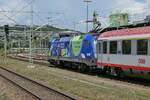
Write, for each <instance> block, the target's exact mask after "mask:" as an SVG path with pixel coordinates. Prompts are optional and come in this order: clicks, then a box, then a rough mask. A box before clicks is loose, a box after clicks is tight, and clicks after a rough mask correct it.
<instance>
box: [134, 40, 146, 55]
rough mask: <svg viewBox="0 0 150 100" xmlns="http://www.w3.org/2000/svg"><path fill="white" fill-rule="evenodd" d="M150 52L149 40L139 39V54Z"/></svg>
mask: <svg viewBox="0 0 150 100" xmlns="http://www.w3.org/2000/svg"><path fill="white" fill-rule="evenodd" d="M147 54H148V40H146V39H143V40H137V55H147Z"/></svg>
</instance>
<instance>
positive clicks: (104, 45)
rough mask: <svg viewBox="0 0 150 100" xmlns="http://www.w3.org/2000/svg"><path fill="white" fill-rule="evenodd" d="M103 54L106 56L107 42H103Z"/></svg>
mask: <svg viewBox="0 0 150 100" xmlns="http://www.w3.org/2000/svg"><path fill="white" fill-rule="evenodd" d="M103 53H104V54H106V53H107V41H104V42H103Z"/></svg>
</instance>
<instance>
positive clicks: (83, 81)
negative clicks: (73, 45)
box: [0, 57, 150, 100]
mask: <svg viewBox="0 0 150 100" xmlns="http://www.w3.org/2000/svg"><path fill="white" fill-rule="evenodd" d="M0 60H1V63H0V65H1V66H3V67H6V68H8V69H11V70H13V71H16V72H18V73H20V74H23V75H25V76H27V77H30V78H32V79H35V80H39V81H42V82H45V83H47V84H49V85H50V86H54V87H57V88H59V89H61V90H62V91H67V92H70V93H72V94H75V95H77V96H80V97H82V98H83V99H85V100H149V98H150V87H142V86H138V85H137V86H136V85H133V84H128V83H126V84H125V83H121V82H116V81H114V80H110V79H104V78H99V77H96V76H90V75H84V74H81V73H75V72H70V71H66V70H62V69H58V68H51V67H47V66H42V65H35V68H28V67H27V66H28V65H29V64H28V63H27V62H23V61H18V60H13V59H7V64H5V63H3V61H2V57H1V58H0Z"/></svg>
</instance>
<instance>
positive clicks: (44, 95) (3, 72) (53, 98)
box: [0, 66, 78, 100]
mask: <svg viewBox="0 0 150 100" xmlns="http://www.w3.org/2000/svg"><path fill="white" fill-rule="evenodd" d="M0 76H1V77H3V78H5V79H7V80H8V81H9V82H11V83H12V84H14V85H17V86H18V87H20V88H21V89H22V90H24V91H26V92H27V93H28V94H30V95H31V96H33V97H34V98H36V100H77V99H78V98H77V97H76V96H73V95H71V94H66V93H63V92H61V91H59V90H57V89H54V88H51V87H48V86H46V85H43V84H41V83H39V82H37V81H34V80H31V79H29V78H27V77H25V76H22V75H20V74H17V73H15V72H13V71H10V70H8V69H6V68H3V67H1V66H0Z"/></svg>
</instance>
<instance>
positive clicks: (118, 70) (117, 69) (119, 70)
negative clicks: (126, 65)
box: [115, 67, 125, 78]
mask: <svg viewBox="0 0 150 100" xmlns="http://www.w3.org/2000/svg"><path fill="white" fill-rule="evenodd" d="M115 71H116V74H117V76H118V77H120V78H123V77H124V76H125V75H124V72H123V70H122V69H121V68H120V67H116V68H115Z"/></svg>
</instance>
